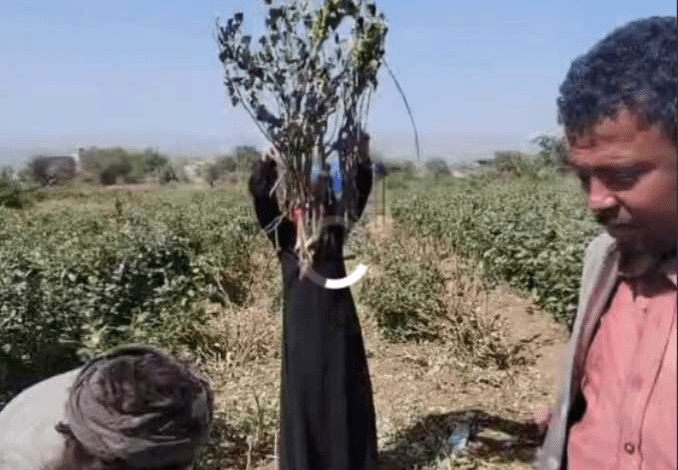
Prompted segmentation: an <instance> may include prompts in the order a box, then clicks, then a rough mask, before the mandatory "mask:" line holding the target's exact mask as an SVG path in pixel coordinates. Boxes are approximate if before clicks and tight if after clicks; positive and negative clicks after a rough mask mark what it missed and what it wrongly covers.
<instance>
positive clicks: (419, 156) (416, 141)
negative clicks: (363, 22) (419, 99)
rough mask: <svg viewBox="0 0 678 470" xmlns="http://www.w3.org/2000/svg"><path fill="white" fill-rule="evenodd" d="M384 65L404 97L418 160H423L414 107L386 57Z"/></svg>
mask: <svg viewBox="0 0 678 470" xmlns="http://www.w3.org/2000/svg"><path fill="white" fill-rule="evenodd" d="M384 66H385V67H386V70H387V71H388V73H389V75H390V76H391V78H392V79H393V83H395V86H396V87H397V88H398V92H399V93H400V96H401V97H402V98H403V102H404V103H405V108H407V114H408V115H409V116H410V121H412V127H413V128H414V145H415V147H416V148H417V160H421V152H420V151H419V132H417V125H416V124H415V122H414V116H413V115H412V109H410V104H409V103H408V102H407V97H406V96H405V92H404V91H403V89H402V88H401V87H400V83H399V82H398V79H397V78H396V76H395V74H394V73H393V70H391V67H390V66H389V65H388V62H386V60H385V59H384Z"/></svg>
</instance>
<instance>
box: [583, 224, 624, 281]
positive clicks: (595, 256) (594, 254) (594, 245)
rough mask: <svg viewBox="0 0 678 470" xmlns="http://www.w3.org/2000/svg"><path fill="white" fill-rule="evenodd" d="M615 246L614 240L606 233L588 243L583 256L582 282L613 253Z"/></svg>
mask: <svg viewBox="0 0 678 470" xmlns="http://www.w3.org/2000/svg"><path fill="white" fill-rule="evenodd" d="M616 246H617V245H616V242H615V240H614V238H612V236H610V235H609V234H608V233H607V232H603V233H601V234H600V235H598V236H597V237H596V238H594V239H593V241H591V243H589V245H588V246H587V247H586V252H585V255H584V273H583V277H584V280H586V279H587V278H588V277H590V275H591V274H592V273H593V272H595V271H597V270H598V268H599V267H600V266H601V265H602V264H603V262H604V261H605V259H607V257H608V256H610V255H611V254H612V253H613V252H614V250H615V249H616Z"/></svg>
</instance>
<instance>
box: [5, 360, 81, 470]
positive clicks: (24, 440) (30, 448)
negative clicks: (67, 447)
mask: <svg viewBox="0 0 678 470" xmlns="http://www.w3.org/2000/svg"><path fill="white" fill-rule="evenodd" d="M78 372H80V369H74V370H71V371H68V372H65V373H63V374H59V375H56V376H54V377H50V378H48V379H45V380H43V381H41V382H38V383H37V384H35V385H33V386H31V387H29V388H27V389H26V390H23V391H22V392H21V393H19V394H18V395H17V396H16V397H14V398H13V399H12V400H11V401H10V402H9V403H8V404H7V406H5V408H3V410H2V412H0V470H6V469H10V468H17V467H18V468H23V466H27V468H41V467H42V466H44V465H45V464H46V463H47V462H49V461H52V460H53V459H54V458H56V457H58V455H60V453H61V450H62V449H63V438H62V436H61V435H60V434H59V433H58V432H57V431H56V430H55V429H54V426H55V425H56V424H57V423H58V422H59V421H61V420H63V418H64V404H65V402H66V398H67V397H68V392H69V388H70V386H71V384H72V383H73V381H74V379H75V377H76V376H77V374H78ZM19 462H24V464H19Z"/></svg>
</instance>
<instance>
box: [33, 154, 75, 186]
mask: <svg viewBox="0 0 678 470" xmlns="http://www.w3.org/2000/svg"><path fill="white" fill-rule="evenodd" d="M28 169H29V171H30V173H31V176H32V179H33V180H34V181H36V182H38V183H39V184H41V185H42V186H50V185H53V184H59V183H63V182H65V181H67V180H70V179H72V178H73V177H74V176H75V169H76V168H75V160H73V158H71V157H47V156H44V155H38V156H35V157H33V158H32V159H31V161H30V162H29V163H28Z"/></svg>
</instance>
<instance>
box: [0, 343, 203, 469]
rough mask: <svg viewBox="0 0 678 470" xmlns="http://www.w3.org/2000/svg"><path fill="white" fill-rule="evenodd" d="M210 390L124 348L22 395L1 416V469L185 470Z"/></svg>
mask: <svg viewBox="0 0 678 470" xmlns="http://www.w3.org/2000/svg"><path fill="white" fill-rule="evenodd" d="M212 413H213V396H212V391H211V390H210V387H209V385H208V384H207V382H205V381H204V380H203V379H201V378H200V377H198V376H196V375H195V374H194V373H193V372H191V371H190V370H189V369H188V368H186V367H185V366H184V365H183V364H180V363H179V362H178V361H177V360H175V359H174V358H172V357H171V356H169V355H168V354H166V353H165V352H163V351H161V350H159V349H156V348H153V347H149V346H142V345H131V346H123V347H120V348H117V349H115V350H113V351H112V352H110V353H108V354H105V355H103V356H102V357H100V358H98V359H95V360H93V361H90V362H89V363H88V364H86V365H85V366H84V367H82V368H78V369H75V370H72V371H70V372H66V373H64V374H60V375H57V376H54V377H51V378H49V379H46V380H44V381H42V382H39V383H37V384H35V385H33V386H32V387H29V388H28V389H26V390H24V391H22V392H21V393H20V394H19V395H17V396H16V397H14V399H13V400H11V401H10V402H9V403H8V404H7V406H6V407H5V408H4V409H3V410H2V412H1V413H0V470H186V469H188V468H190V467H191V464H192V462H193V458H194V457H195V455H196V451H197V450H198V448H199V447H200V445H202V444H204V442H205V441H206V439H207V435H208V429H209V425H210V423H211V420H212Z"/></svg>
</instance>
